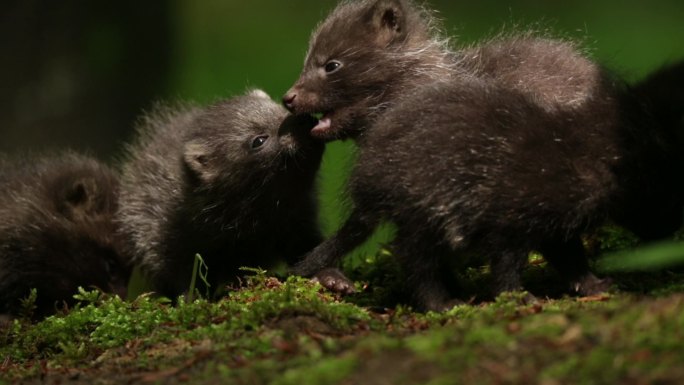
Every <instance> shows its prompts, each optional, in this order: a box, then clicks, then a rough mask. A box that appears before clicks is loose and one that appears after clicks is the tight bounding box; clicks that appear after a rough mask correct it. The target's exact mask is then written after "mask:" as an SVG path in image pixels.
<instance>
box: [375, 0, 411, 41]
mask: <svg viewBox="0 0 684 385" xmlns="http://www.w3.org/2000/svg"><path fill="white" fill-rule="evenodd" d="M405 15H406V12H404V5H403V4H402V2H401V0H378V1H376V2H375V4H374V5H373V6H372V7H371V8H370V12H369V14H368V15H367V17H368V18H369V21H370V24H371V27H372V28H373V31H374V32H375V34H376V35H375V40H376V43H377V44H378V45H379V46H382V47H385V46H388V45H390V44H391V43H393V42H395V41H397V40H399V39H402V38H403V37H404V36H406V18H405Z"/></svg>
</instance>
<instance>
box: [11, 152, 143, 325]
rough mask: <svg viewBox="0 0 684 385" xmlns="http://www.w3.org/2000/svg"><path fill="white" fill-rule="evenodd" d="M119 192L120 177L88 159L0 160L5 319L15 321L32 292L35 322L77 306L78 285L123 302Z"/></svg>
mask: <svg viewBox="0 0 684 385" xmlns="http://www.w3.org/2000/svg"><path fill="white" fill-rule="evenodd" d="M117 192H118V180H117V176H116V174H115V173H114V172H113V171H112V170H110V169H109V168H108V167H106V166H104V165H102V164H101V163H99V162H97V161H96V160H94V159H92V158H89V157H86V156H82V155H77V154H73V153H65V154H61V155H52V156H46V157H41V158H36V157H24V158H17V159H7V158H5V159H0V218H2V221H0V313H5V314H12V315H16V314H17V312H18V311H19V309H20V299H22V298H25V297H27V296H28V294H29V292H30V289H31V288H36V289H37V290H38V292H37V293H38V297H37V302H36V307H37V308H36V312H35V314H34V315H35V316H36V317H41V316H45V315H48V314H51V313H53V312H54V311H55V310H56V309H57V308H59V307H60V306H62V304H63V303H71V302H73V297H72V296H73V295H74V294H76V292H77V288H78V286H82V287H84V288H91V287H98V288H99V289H101V290H103V291H106V292H113V293H116V294H119V295H120V296H122V297H125V296H126V286H127V284H128V278H129V276H130V267H129V262H130V261H129V259H128V258H127V257H126V255H125V253H124V252H123V248H122V247H121V242H120V241H119V240H118V239H117V238H116V231H115V228H114V221H113V219H114V212H115V210H116V196H117Z"/></svg>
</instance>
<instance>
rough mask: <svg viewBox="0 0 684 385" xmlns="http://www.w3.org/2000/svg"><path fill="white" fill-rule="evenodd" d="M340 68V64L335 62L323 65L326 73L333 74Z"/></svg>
mask: <svg viewBox="0 0 684 385" xmlns="http://www.w3.org/2000/svg"><path fill="white" fill-rule="evenodd" d="M340 67H342V63H340V62H338V61H337V60H331V61H329V62H327V63H325V67H323V68H324V69H325V72H326V73H333V72H335V71H337V70H338V69H340Z"/></svg>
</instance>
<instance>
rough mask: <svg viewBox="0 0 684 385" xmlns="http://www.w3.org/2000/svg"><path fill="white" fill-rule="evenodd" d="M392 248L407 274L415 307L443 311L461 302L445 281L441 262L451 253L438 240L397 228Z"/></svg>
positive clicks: (443, 267)
mask: <svg viewBox="0 0 684 385" xmlns="http://www.w3.org/2000/svg"><path fill="white" fill-rule="evenodd" d="M402 233H403V234H402ZM392 251H393V253H394V256H395V257H396V258H397V259H398V261H399V263H400V264H401V265H402V267H403V269H404V271H405V273H406V276H407V282H406V283H407V285H408V287H409V290H412V293H411V300H412V302H413V303H414V304H415V306H416V307H417V308H418V309H420V310H424V311H428V310H433V311H443V310H447V309H450V308H451V307H453V306H454V305H457V304H460V303H463V302H462V301H460V300H458V299H456V298H453V297H452V296H451V294H450V293H449V290H448V289H447V286H448V285H446V284H445V281H444V278H445V275H446V274H445V272H446V271H445V266H444V264H443V263H442V261H443V258H445V257H448V256H449V254H453V252H451V251H450V250H449V249H448V248H447V247H445V246H442V245H440V244H439V241H436V240H434V239H432V238H431V237H421V236H419V235H417V234H415V233H414V234H410V235H409V234H407V233H404V232H401V231H400V232H399V234H397V238H396V239H395V241H394V242H393V244H392ZM453 279H455V277H454V278H453Z"/></svg>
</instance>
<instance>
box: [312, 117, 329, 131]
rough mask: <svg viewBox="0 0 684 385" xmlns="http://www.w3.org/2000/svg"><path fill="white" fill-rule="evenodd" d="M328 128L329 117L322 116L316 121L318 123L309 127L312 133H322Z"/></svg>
mask: <svg viewBox="0 0 684 385" xmlns="http://www.w3.org/2000/svg"><path fill="white" fill-rule="evenodd" d="M329 129H330V118H326V117H323V118H321V119H320V120H319V121H318V124H317V125H315V126H314V128H312V129H311V132H312V133H314V134H315V133H322V132H325V131H327V130H329Z"/></svg>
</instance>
